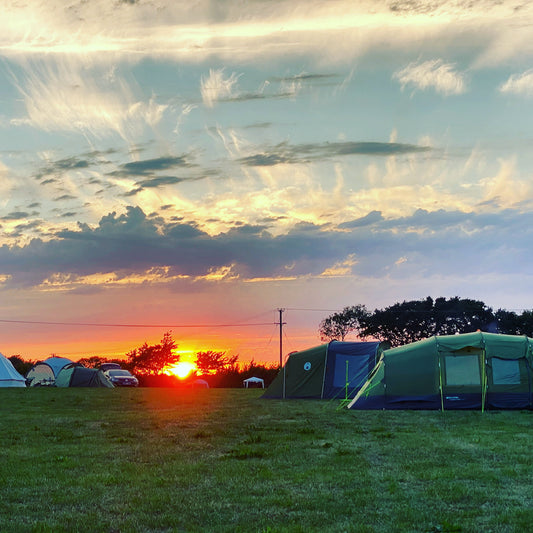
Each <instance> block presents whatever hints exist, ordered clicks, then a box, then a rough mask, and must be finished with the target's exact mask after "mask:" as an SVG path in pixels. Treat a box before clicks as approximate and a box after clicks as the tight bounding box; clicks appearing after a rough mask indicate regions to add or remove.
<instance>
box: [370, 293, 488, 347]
mask: <svg viewBox="0 0 533 533" xmlns="http://www.w3.org/2000/svg"><path fill="white" fill-rule="evenodd" d="M495 321H496V319H495V315H494V313H493V311H492V309H491V308H490V307H487V306H486V305H485V304H484V303H483V302H481V301H478V300H470V299H461V298H458V297H453V298H450V299H449V300H447V299H446V298H437V299H436V300H433V299H432V298H430V297H429V296H428V297H427V298H426V299H424V300H411V301H404V302H402V303H396V304H394V305H392V306H390V307H386V308H385V309H378V310H376V311H374V313H372V314H370V315H368V316H367V317H366V318H364V319H363V320H362V321H361V333H362V335H363V336H364V337H373V338H376V339H380V340H387V341H389V342H390V343H391V344H392V346H400V345H402V344H407V343H410V342H414V341H417V340H421V339H425V338H427V337H431V336H433V335H454V334H455V333H468V332H471V331H476V330H478V329H480V330H483V331H487V330H488V329H491V328H493V327H494V325H495Z"/></svg>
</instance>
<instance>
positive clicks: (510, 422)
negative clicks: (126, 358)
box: [0, 388, 533, 533]
mask: <svg viewBox="0 0 533 533" xmlns="http://www.w3.org/2000/svg"><path fill="white" fill-rule="evenodd" d="M260 394H261V393H260V392H259V391H257V390H235V389H210V390H202V391H191V390H188V391H183V390H182V391H180V390H178V389H156V388H139V389H136V390H133V389H132V390H129V389H54V388H41V389H0V401H1V405H2V421H1V432H0V440H1V444H0V456H1V462H0V531H2V532H11V531H13V532H17V531H35V532H54V533H56V532H62V531H68V532H71V531H79V532H91V531H94V532H99V533H100V532H108V533H116V532H129V531H132V532H133V531H140V532H142V531H147V532H163V531H215V532H217V531H221V532H222V531H223V532H226V531H227V532H234V531H250V532H278V531H280V532H282V531H287V532H311V531H324V532H329V531H331V532H341V531H347V532H359V531H360V532H395V531H397V532H408V531H416V532H419V531H420V532H441V531H442V532H445V531H448V532H452V531H454V532H455V531H464V532H467V531H468V532H470V531H471V532H476V533H478V532H490V531H493V532H498V533H500V532H520V531H524V532H526V531H527V532H529V531H531V529H532V523H533V469H532V465H533V460H532V456H533V451H532V445H531V441H532V438H531V437H532V435H533V432H532V430H531V426H532V423H533V414H532V413H530V412H525V411H522V412H486V413H484V414H481V413H480V412H447V413H445V414H442V413H440V412H416V411H405V412H390V411H389V412H384V411H378V412H376V411H367V412H362V411H348V410H338V409H337V404H336V403H333V402H318V401H281V400H279V401H278V400H261V399H260V398H259V396H260Z"/></svg>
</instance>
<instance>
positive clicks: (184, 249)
mask: <svg viewBox="0 0 533 533" xmlns="http://www.w3.org/2000/svg"><path fill="white" fill-rule="evenodd" d="M532 218H533V215H530V214H522V213H517V212H513V211H506V212H503V213H500V214H494V215H475V214H473V213H461V212H456V211H453V212H447V211H444V210H439V211H435V212H428V211H425V210H418V211H417V212H415V213H414V214H413V215H412V216H410V217H405V218H401V219H395V220H390V219H385V218H384V217H383V216H382V214H381V213H380V212H379V211H373V212H370V213H368V214H367V215H366V216H364V217H361V218H359V219H356V220H353V221H351V222H346V223H344V224H342V225H341V226H339V227H326V226H323V227H318V226H314V225H312V224H301V225H298V226H296V227H294V228H293V230H292V231H290V232H289V233H287V234H285V235H280V236H273V235H272V234H271V233H269V232H268V230H267V227H266V226H251V225H241V226H238V227H235V228H234V229H231V230H229V231H227V232H225V233H221V234H219V235H215V236H210V235H208V234H207V233H205V232H203V231H202V230H201V229H199V228H198V227H196V226H195V225H194V224H185V223H180V222H178V223H165V222H164V221H163V220H162V219H160V218H158V217H157V216H156V217H147V216H146V215H145V213H144V212H143V211H142V210H141V209H140V208H137V207H130V208H128V210H127V212H126V213H125V214H122V215H117V214H116V213H110V214H109V215H107V216H105V217H103V218H102V219H101V220H100V223H99V225H98V226H97V227H94V228H92V227H89V226H88V225H86V224H79V226H78V229H77V230H76V231H72V230H71V231H60V232H57V233H56V234H55V235H54V238H53V239H52V240H50V241H43V240H41V239H34V240H33V241H31V242H30V243H29V244H28V245H26V246H22V247H19V246H12V247H10V246H7V245H4V246H2V247H1V248H0V274H8V275H11V276H12V278H11V281H10V283H11V285H13V286H23V285H25V286H31V285H36V284H39V283H40V282H42V281H43V280H44V279H46V278H47V277H49V276H50V275H51V274H54V273H62V274H73V275H89V274H95V273H106V272H117V273H119V274H122V275H127V274H129V273H134V272H143V271H145V270H147V269H149V268H152V267H158V266H170V267H171V271H170V272H169V275H177V274H182V275H189V276H192V277H194V276H201V275H205V274H207V273H208V272H209V271H210V270H212V269H214V268H215V269H216V268H218V267H221V266H226V265H230V264H233V265H235V272H236V273H238V274H239V275H240V276H241V277H243V278H253V277H271V276H272V277H275V276H285V275H317V274H320V273H321V272H323V271H324V269H326V268H328V267H331V266H332V265H334V264H335V263H338V262H340V261H343V260H345V259H346V257H347V256H349V255H353V256H354V257H355V258H356V260H357V265H356V266H355V269H356V272H357V273H358V274H360V275H366V276H376V277H379V276H382V275H384V274H387V275H391V272H392V270H391V269H394V268H395V263H396V262H397V261H398V260H399V259H400V258H406V259H407V260H405V261H404V260H402V261H401V270H399V271H398V275H404V276H409V275H417V276H424V275H433V274H437V273H440V274H442V275H452V274H454V275H466V274H468V275H471V274H474V273H484V272H485V273H486V272H496V271H497V272H500V273H501V272H508V273H517V272H525V273H527V272H528V271H529V266H528V265H529V264H530V262H531V260H532V259H533V257H532V255H533V254H532V252H531V251H530V247H529V246H528V245H527V243H528V242H529V240H530V239H529V238H528V236H529V235H530V234H531V232H532V230H531V229H530V228H532V227H533V224H532ZM287 265H291V267H290V270H288V269H287Z"/></svg>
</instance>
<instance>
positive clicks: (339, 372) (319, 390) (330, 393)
mask: <svg viewBox="0 0 533 533" xmlns="http://www.w3.org/2000/svg"><path fill="white" fill-rule="evenodd" d="M389 347H390V345H389V344H388V343H386V342H341V341H331V342H329V343H328V344H323V345H321V346H316V347H314V348H309V349H308V350H303V351H301V352H294V353H292V354H290V355H289V358H288V359H287V361H286V363H285V365H284V366H283V368H282V369H281V370H280V372H279V373H278V375H277V376H276V378H275V379H274V381H272V383H271V384H270V386H269V387H268V388H267V389H266V391H265V393H264V394H263V396H262V398H317V399H324V398H338V399H346V398H349V399H351V398H353V397H354V396H355V394H356V393H357V392H358V391H359V389H360V388H361V387H362V386H363V384H364V383H365V381H366V380H367V378H368V376H369V374H370V372H371V371H372V370H373V368H374V366H375V364H376V361H377V360H379V357H380V355H381V352H382V351H383V350H384V349H386V348H389Z"/></svg>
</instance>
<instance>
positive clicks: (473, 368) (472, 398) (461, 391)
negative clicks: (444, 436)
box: [441, 347, 486, 409]
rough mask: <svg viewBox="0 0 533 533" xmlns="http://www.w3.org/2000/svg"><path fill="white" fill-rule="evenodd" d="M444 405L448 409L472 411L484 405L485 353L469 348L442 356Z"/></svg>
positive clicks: (478, 349)
mask: <svg viewBox="0 0 533 533" xmlns="http://www.w3.org/2000/svg"><path fill="white" fill-rule="evenodd" d="M441 364H442V368H443V369H444V372H443V389H444V390H443V403H444V408H445V409H446V408H448V409H472V408H479V407H482V406H483V404H484V383H485V380H486V378H485V368H484V365H485V363H484V352H483V350H482V349H480V348H474V347H467V348H463V349H461V350H458V351H455V352H448V353H443V354H442V361H441Z"/></svg>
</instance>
